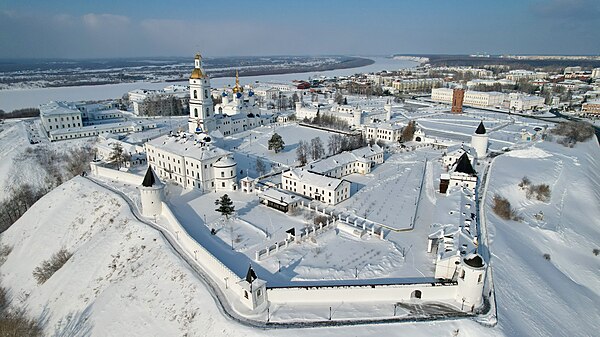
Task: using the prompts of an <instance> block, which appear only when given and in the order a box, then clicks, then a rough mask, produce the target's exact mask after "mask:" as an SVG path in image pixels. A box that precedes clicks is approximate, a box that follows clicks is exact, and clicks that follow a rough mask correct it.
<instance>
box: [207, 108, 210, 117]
mask: <svg viewBox="0 0 600 337" xmlns="http://www.w3.org/2000/svg"><path fill="white" fill-rule="evenodd" d="M208 111H209V110H208V107H206V117H210V113H209V112H208Z"/></svg>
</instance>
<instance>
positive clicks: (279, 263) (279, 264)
mask: <svg viewBox="0 0 600 337" xmlns="http://www.w3.org/2000/svg"><path fill="white" fill-rule="evenodd" d="M277 272H281V260H277Z"/></svg>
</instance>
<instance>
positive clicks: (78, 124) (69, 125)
mask: <svg viewBox="0 0 600 337" xmlns="http://www.w3.org/2000/svg"><path fill="white" fill-rule="evenodd" d="M49 127H50V130H52V125H49ZM70 127H71V124H67V128H70ZM73 127H81V123H77V125H75V123H73ZM64 128H65V126H64V125H63V127H62V128H59V127H58V126H57V127H56V129H64Z"/></svg>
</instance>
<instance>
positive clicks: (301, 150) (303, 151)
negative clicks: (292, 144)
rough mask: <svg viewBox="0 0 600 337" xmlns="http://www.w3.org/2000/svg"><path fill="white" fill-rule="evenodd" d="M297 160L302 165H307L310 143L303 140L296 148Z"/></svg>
mask: <svg viewBox="0 0 600 337" xmlns="http://www.w3.org/2000/svg"><path fill="white" fill-rule="evenodd" d="M296 159H297V160H298V161H299V162H300V165H302V166H303V165H306V162H307V161H308V143H306V142H305V141H303V140H301V141H300V142H299V143H298V147H297V148H296Z"/></svg>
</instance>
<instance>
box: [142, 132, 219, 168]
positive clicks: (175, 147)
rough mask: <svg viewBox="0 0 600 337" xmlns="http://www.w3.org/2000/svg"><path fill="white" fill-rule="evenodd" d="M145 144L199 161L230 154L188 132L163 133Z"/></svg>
mask: <svg viewBox="0 0 600 337" xmlns="http://www.w3.org/2000/svg"><path fill="white" fill-rule="evenodd" d="M147 144H149V145H152V146H155V147H157V148H160V149H161V150H163V151H167V152H170V153H174V154H177V155H180V156H184V157H188V158H193V159H197V160H200V161H202V160H207V159H211V158H217V157H222V156H227V155H230V154H231V152H229V151H225V150H223V149H221V148H218V147H216V146H213V145H211V144H205V143H204V142H201V141H199V140H197V139H196V136H195V135H192V134H189V133H181V134H179V135H176V136H175V135H165V136H162V137H158V138H155V139H153V140H150V141H149V142H148V143H147Z"/></svg>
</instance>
